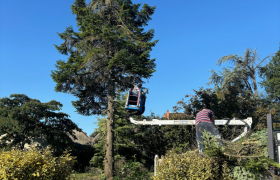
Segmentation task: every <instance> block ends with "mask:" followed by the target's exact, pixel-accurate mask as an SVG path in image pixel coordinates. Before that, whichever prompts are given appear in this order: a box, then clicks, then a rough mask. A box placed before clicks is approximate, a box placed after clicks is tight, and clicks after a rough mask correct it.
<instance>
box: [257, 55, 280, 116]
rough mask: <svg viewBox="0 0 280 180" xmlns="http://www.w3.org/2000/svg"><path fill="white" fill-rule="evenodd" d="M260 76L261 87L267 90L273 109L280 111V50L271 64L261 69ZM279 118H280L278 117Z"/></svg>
mask: <svg viewBox="0 0 280 180" xmlns="http://www.w3.org/2000/svg"><path fill="white" fill-rule="evenodd" d="M260 75H261V77H262V78H263V81H262V82H261V86H262V87H264V88H265V91H266V93H267V98H268V101H269V104H270V107H271V108H275V109H276V111H278V112H279V110H280V105H279V103H280V90H279V89H280V50H278V51H277V52H276V54H275V55H274V56H273V58H272V59H271V60H270V62H269V63H268V64H267V65H266V66H264V67H263V68H261V71H260ZM278 118H279V117H278Z"/></svg>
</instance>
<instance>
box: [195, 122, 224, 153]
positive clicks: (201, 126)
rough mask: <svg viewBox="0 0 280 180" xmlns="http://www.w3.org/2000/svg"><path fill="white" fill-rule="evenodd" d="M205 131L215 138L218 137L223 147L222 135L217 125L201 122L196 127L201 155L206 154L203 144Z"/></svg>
mask: <svg viewBox="0 0 280 180" xmlns="http://www.w3.org/2000/svg"><path fill="white" fill-rule="evenodd" d="M204 130H206V131H208V132H210V133H211V134H212V135H213V136H216V137H217V139H218V141H219V142H220V145H222V142H221V134H220V132H219V130H218V129H217V127H216V126H215V124H213V123H210V122H203V121H201V122H200V123H198V124H197V125H196V140H197V145H198V151H199V154H203V152H204V146H203V145H202V144H201V142H202V135H203V134H202V133H203V132H204Z"/></svg>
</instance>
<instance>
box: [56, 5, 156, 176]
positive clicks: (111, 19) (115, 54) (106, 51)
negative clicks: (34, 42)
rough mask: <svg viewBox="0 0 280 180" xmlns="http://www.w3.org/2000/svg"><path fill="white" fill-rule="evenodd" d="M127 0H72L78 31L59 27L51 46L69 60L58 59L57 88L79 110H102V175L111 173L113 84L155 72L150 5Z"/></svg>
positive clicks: (120, 86)
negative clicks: (104, 133)
mask: <svg viewBox="0 0 280 180" xmlns="http://www.w3.org/2000/svg"><path fill="white" fill-rule="evenodd" d="M139 7H140V4H133V3H132V2H131V0H91V1H90V2H89V3H88V4H86V2H85V0H76V1H75V2H74V5H72V6H71V9H72V12H73V14H75V15H76V20H77V26H78V27H79V32H74V30H73V29H72V27H68V28H66V31H65V32H63V33H59V34H58V35H59V36H60V38H61V39H63V40H64V43H62V44H61V45H60V46H56V48H57V50H58V51H59V52H60V53H61V54H65V55H69V58H68V61H67V62H64V61H61V60H59V61H57V64H56V68H57V70H55V71H52V74H51V76H52V78H53V80H54V81H55V82H56V83H57V84H56V87H55V90H56V91H57V92H64V93H71V94H73V95H74V96H76V97H77V98H78V100H77V101H74V102H72V104H73V106H74V107H75V108H76V109H77V112H78V113H80V114H82V115H87V116H89V115H94V114H103V115H105V114H106V113H107V116H108V120H107V143H106V158H105V176H106V178H111V177H112V176H113V157H114V154H113V150H114V148H113V139H114V99H115V96H116V95H115V92H116V89H120V90H125V89H127V88H128V87H129V86H130V83H131V82H132V81H134V82H135V83H143V81H142V79H143V78H150V77H151V76H152V73H153V72H155V66H156V65H155V59H150V55H149V53H150V51H151V50H152V47H154V46H155V44H156V42H157V41H151V40H152V39H153V37H154V31H153V29H152V30H149V31H147V32H145V31H144V28H143V27H144V26H146V25H147V22H148V21H149V20H150V19H151V18H150V16H151V15H152V14H153V13H154V10H155V7H150V6H148V5H147V4H144V5H143V7H142V9H141V10H140V11H139Z"/></svg>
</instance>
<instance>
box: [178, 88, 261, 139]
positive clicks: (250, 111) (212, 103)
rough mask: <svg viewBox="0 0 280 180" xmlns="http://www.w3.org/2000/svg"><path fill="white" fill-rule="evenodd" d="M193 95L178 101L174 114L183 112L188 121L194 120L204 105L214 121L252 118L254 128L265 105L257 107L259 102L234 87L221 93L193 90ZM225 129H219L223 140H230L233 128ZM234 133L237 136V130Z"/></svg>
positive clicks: (212, 90)
mask: <svg viewBox="0 0 280 180" xmlns="http://www.w3.org/2000/svg"><path fill="white" fill-rule="evenodd" d="M194 93H195V95H186V98H187V99H186V100H185V99H182V100H181V101H179V102H178V103H177V105H176V106H174V107H173V110H174V111H175V112H179V111H180V110H183V111H184V113H185V114H186V115H188V116H189V117H190V118H189V119H195V117H196V114H197V113H198V112H199V111H200V110H202V109H203V105H204V104H206V106H207V108H209V109H211V110H212V111H213V112H214V113H215V116H216V119H222V118H230V119H232V118H234V117H237V118H240V119H244V118H247V117H252V118H253V127H254V126H256V125H257V123H258V122H259V121H260V119H261V118H262V116H263V115H264V110H265V109H266V108H265V105H263V106H258V105H259V101H258V100H257V99H251V94H250V93H243V94H240V92H239V90H238V89H236V88H235V86H229V87H228V88H227V89H226V90H225V91H223V92H222V93H221V92H219V93H217V91H216V90H215V89H203V88H200V89H199V90H194ZM263 109H264V110H263ZM227 128H228V129H220V131H222V132H221V133H222V136H223V138H225V139H231V138H233V136H234V135H235V134H234V133H231V131H233V129H232V128H233V127H227ZM237 129H238V128H237ZM236 131H237V132H236V133H237V134H238V133H239V130H236ZM239 134H240V133H239Z"/></svg>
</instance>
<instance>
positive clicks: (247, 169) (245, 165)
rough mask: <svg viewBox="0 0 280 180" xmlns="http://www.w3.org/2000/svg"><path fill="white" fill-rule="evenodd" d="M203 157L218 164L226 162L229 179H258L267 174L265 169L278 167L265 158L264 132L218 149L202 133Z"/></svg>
mask: <svg viewBox="0 0 280 180" xmlns="http://www.w3.org/2000/svg"><path fill="white" fill-rule="evenodd" d="M203 136H204V138H203V139H204V144H205V146H206V148H205V155H207V156H209V157H212V158H215V159H216V161H217V162H218V164H220V165H221V164H222V163H221V162H226V163H227V164H228V168H229V169H233V171H232V172H231V173H229V177H230V178H234V179H242V178H243V179H259V178H260V177H263V176H264V175H267V174H268V171H267V169H268V168H269V167H271V166H274V167H277V168H279V167H280V165H279V164H278V163H277V162H274V161H273V160H272V159H270V158H268V156H267V151H268V149H267V140H265V136H266V137H267V134H266V133H265V130H263V131H259V132H256V133H253V134H252V135H251V138H250V139H247V140H246V141H245V140H244V141H243V143H240V142H235V143H233V142H228V143H227V144H225V145H224V146H223V147H219V146H218V145H219V143H218V140H217V139H216V138H215V137H214V136H212V135H210V134H209V133H204V134H203Z"/></svg>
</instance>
